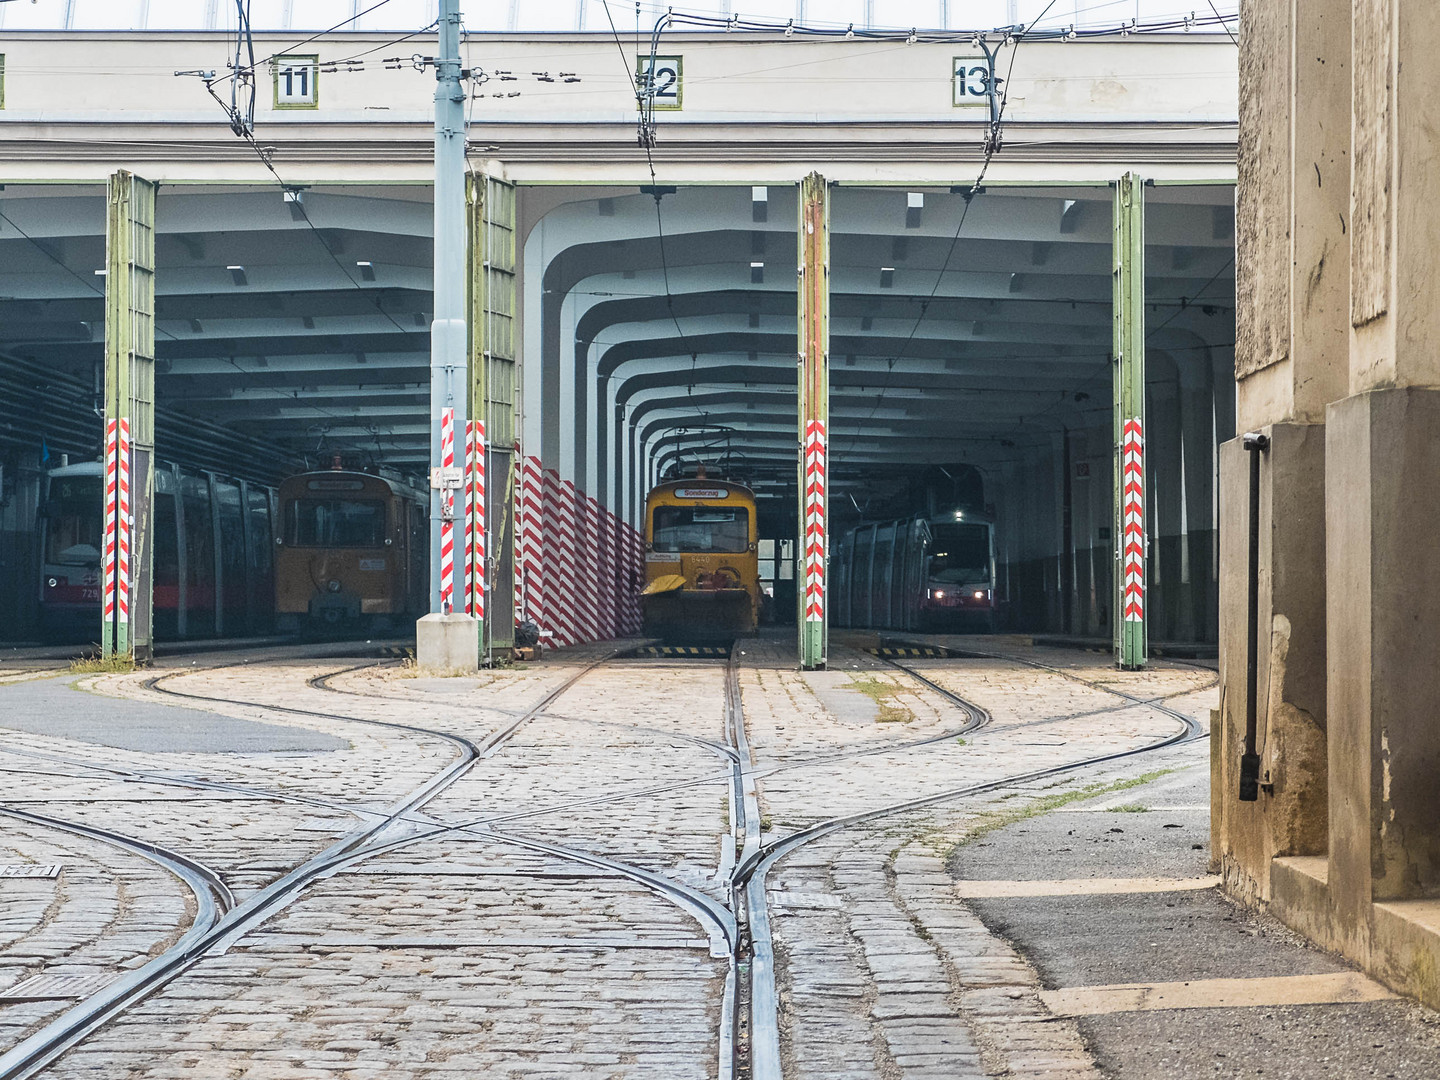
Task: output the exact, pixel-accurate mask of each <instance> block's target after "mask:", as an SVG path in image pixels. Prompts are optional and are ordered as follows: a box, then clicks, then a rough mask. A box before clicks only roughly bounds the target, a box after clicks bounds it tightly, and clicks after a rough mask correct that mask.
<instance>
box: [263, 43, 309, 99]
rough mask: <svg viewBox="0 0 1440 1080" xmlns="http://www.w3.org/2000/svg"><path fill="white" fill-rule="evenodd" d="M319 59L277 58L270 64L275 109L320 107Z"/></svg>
mask: <svg viewBox="0 0 1440 1080" xmlns="http://www.w3.org/2000/svg"><path fill="white" fill-rule="evenodd" d="M319 66H320V57H319V55H318V54H315V53H311V54H309V55H307V56H296V55H287V56H277V57H275V59H274V60H272V61H271V62H270V69H271V71H273V72H274V74H275V108H277V109H315V108H318V107H319V105H320V85H319V84H320V72H319Z"/></svg>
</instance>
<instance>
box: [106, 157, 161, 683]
mask: <svg viewBox="0 0 1440 1080" xmlns="http://www.w3.org/2000/svg"><path fill="white" fill-rule="evenodd" d="M105 264H106V273H105V398H104V400H105V430H106V432H107V439H106V446H107V461H106V468H107V471H111V472H113V473H114V474H115V479H116V481H117V486H123V488H124V490H123V492H119V491H117V506H118V509H119V510H120V511H128V513H126V512H121V513H118V514H117V519H116V521H115V524H114V526H113V528H114V530H115V533H114V535H115V536H116V548H117V551H116V553H115V557H114V562H115V571H114V575H115V580H114V585H113V590H114V591H113V593H112V592H111V588H112V586H110V585H109V584H108V583H107V585H106V587H105V589H104V599H103V601H102V622H101V630H100V646H101V654H102V655H104V656H116V655H118V656H126V655H132V654H133V656H134V657H135V659H136V660H137V661H140V662H145V661H147V660H149V659H150V657H151V653H152V645H153V641H152V632H151V623H152V617H151V616H152V612H153V594H152V586H153V581H154V577H153V564H154V544H153V542H152V541H153V537H154V515H153V514H152V512H151V507H152V505H153V503H154V492H155V471H154V457H155V185H154V184H152V183H151V182H149V181H148V180H142V179H140V178H139V177H138V176H134V175H132V174H131V173H128V172H124V171H121V172H116V173H114V174H113V175H112V176H111V177H110V184H109V193H108V199H107V215H106V226H105ZM112 422H114V426H115V427H116V428H117V429H119V430H120V431H123V432H126V433H127V434H128V439H127V438H125V437H123V436H122V437H121V438H119V439H117V440H115V441H116V443H117V447H116V448H117V449H120V448H125V444H126V443H127V442H128V450H129V454H128V460H125V461H123V462H121V461H119V460H115V459H111V458H110V457H109V456H108V455H110V454H112V453H114V451H112V450H111V449H109V446H110V443H111V439H110V437H109V432H110V431H111V428H112ZM121 481H123V485H122V484H121ZM107 482H108V481H107ZM110 505H111V502H110V499H109V497H108V496H107V500H106V506H107V510H108V508H109V507H110ZM109 535H110V534H108V533H107V546H108V542H109ZM106 560H107V565H108V564H109V562H110V554H109V552H108V551H107V552H106ZM109 576H110V575H109V574H103V575H102V581H105V580H106V579H108V578H109Z"/></svg>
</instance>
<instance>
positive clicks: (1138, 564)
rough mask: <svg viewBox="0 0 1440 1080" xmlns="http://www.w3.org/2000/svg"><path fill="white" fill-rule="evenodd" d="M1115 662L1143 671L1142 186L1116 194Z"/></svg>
mask: <svg viewBox="0 0 1440 1080" xmlns="http://www.w3.org/2000/svg"><path fill="white" fill-rule="evenodd" d="M1114 225H1115V243H1114V289H1113V308H1114V313H1113V317H1114V325H1115V344H1114V349H1113V355H1114V357H1115V371H1114V380H1115V382H1114V391H1115V398H1114V406H1113V408H1114V412H1113V416H1114V425H1115V427H1114V432H1115V450H1116V469H1115V519H1114V520H1115V535H1116V552H1115V570H1116V576H1115V582H1116V586H1117V587H1116V589H1115V592H1114V594H1113V595H1114V597H1115V619H1114V638H1115V662H1116V664H1118V665H1119V666H1120V667H1122V668H1126V669H1135V668H1142V667H1144V666H1145V660H1146V653H1147V652H1148V650H1149V641H1148V637H1149V635H1148V631H1147V628H1146V619H1145V337H1146V330H1145V180H1144V178H1143V177H1139V176H1136V175H1135V174H1134V173H1126V174H1125V175H1124V176H1122V177H1121V178H1120V180H1119V182H1118V183H1117V184H1116V187H1115V218H1114Z"/></svg>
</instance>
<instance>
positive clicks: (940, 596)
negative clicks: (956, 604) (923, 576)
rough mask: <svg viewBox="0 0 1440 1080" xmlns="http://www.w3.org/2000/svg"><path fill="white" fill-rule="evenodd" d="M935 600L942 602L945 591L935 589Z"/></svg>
mask: <svg viewBox="0 0 1440 1080" xmlns="http://www.w3.org/2000/svg"><path fill="white" fill-rule="evenodd" d="M935 599H936V600H944V599H945V590H944V589H936V590H935Z"/></svg>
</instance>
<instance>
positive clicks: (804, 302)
mask: <svg viewBox="0 0 1440 1080" xmlns="http://www.w3.org/2000/svg"><path fill="white" fill-rule="evenodd" d="M799 248H800V250H799V256H800V265H799V268H798V270H799V278H800V282H799V289H798V292H799V323H800V325H799V339H800V340H799V357H798V359H799V362H800V363H799V368H800V373H799V374H800V379H799V397H800V415H799V435H800V441H801V446H800V453H801V463H800V491H801V500H800V501H801V506H800V548H801V551H802V552H803V554H804V562H805V593H804V602H803V605H802V610H801V612H800V642H799V645H800V666H801V667H802V668H807V669H810V668H823V667H824V666H825V664H826V659H827V658H826V652H827V648H828V645H829V642H828V640H827V639H828V635H827V632H826V622H825V559H826V555H827V544H826V535H825V533H826V524H827V521H828V514H827V507H826V494H827V485H826V470H827V467H828V460H827V458H828V453H829V450H828V446H827V442H826V426H827V424H828V423H829V420H830V189H829V185H828V184H827V183H826V182H825V178H824V177H823V176H821V175H820V174H819V173H811V174H810V175H809V176H807V177H805V179H804V180H803V181H801V184H800V229H799ZM771 1049H774V1048H771ZM767 1052H769V1051H767Z"/></svg>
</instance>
